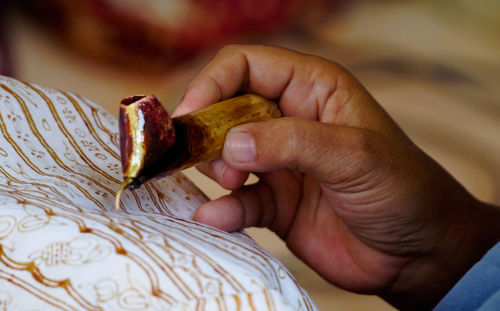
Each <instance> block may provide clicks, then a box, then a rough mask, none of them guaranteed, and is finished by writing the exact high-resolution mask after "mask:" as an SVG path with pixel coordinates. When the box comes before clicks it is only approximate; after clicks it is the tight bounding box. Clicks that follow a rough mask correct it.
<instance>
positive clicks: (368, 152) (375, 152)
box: [349, 130, 383, 173]
mask: <svg viewBox="0 0 500 311" xmlns="http://www.w3.org/2000/svg"><path fill="white" fill-rule="evenodd" d="M350 136H351V137H350V148H349V150H350V153H351V158H352V159H353V164H354V167H353V168H354V170H355V171H356V172H359V173H365V172H367V171H370V170H371V169H373V168H374V167H376V165H377V163H378V162H379V161H380V160H381V158H382V157H383V150H382V148H380V146H381V144H379V143H378V139H377V135H375V134H374V133H372V132H369V131H365V130H356V131H354V133H352V134H351V135H350Z"/></svg>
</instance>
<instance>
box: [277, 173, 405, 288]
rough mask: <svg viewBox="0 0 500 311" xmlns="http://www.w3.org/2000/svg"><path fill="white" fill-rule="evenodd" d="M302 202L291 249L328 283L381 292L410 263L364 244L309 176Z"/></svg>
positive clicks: (292, 228)
mask: <svg viewBox="0 0 500 311" xmlns="http://www.w3.org/2000/svg"><path fill="white" fill-rule="evenodd" d="M302 190H303V194H302V198H303V199H302V200H301V201H300V202H299V204H298V207H297V209H296V217H295V218H294V220H293V222H292V223H290V225H289V227H288V230H287V234H286V242H287V245H288V247H289V248H290V249H291V250H292V251H293V252H294V253H295V254H296V255H297V256H298V257H300V258H301V259H303V260H304V261H305V262H306V263H308V264H309V265H310V266H311V267H312V268H313V269H315V270H316V271H317V272H318V273H319V274H320V275H322V276H323V277H324V278H325V279H327V280H328V281H330V282H332V283H334V284H337V285H338V286H341V287H343V288H346V289H350V290H355V291H359V292H368V293H375V292H380V291H381V290H383V289H384V288H386V287H387V286H389V285H390V283H391V281H393V280H394V279H395V277H396V276H397V274H398V273H399V271H400V270H401V268H402V266H403V265H404V264H405V263H406V262H407V261H408V259H405V258H402V257H396V256H392V255H389V254H386V253H384V252H382V251H379V250H377V249H375V248H373V247H371V246H369V245H367V244H366V243H365V242H363V241H361V240H360V239H359V238H358V237H357V236H356V235H355V234H353V233H352V231H351V230H349V228H348V227H347V226H346V224H345V223H344V221H343V220H342V219H340V218H339V216H338V215H337V214H336V213H335V212H334V211H333V209H332V207H331V204H330V200H329V198H327V197H326V196H325V192H324V191H323V190H322V187H321V186H320V184H319V183H318V182H317V181H316V180H314V179H313V178H311V177H310V176H307V175H306V176H305V177H304V180H303V187H302Z"/></svg>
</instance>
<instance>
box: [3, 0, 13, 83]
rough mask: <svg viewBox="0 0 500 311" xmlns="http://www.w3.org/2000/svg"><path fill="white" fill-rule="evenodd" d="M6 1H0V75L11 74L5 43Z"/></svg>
mask: <svg viewBox="0 0 500 311" xmlns="http://www.w3.org/2000/svg"><path fill="white" fill-rule="evenodd" d="M7 7H8V1H0V75H5V76H8V75H11V74H12V68H11V66H12V63H11V61H10V57H9V56H10V55H9V50H8V48H7V47H8V44H7V28H6V26H5V15H6V13H7V9H8V8H7Z"/></svg>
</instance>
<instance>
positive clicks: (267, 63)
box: [174, 45, 306, 117]
mask: <svg viewBox="0 0 500 311" xmlns="http://www.w3.org/2000/svg"><path fill="white" fill-rule="evenodd" d="M303 57H306V55H304V54H299V53H297V52H293V51H290V50H286V49H283V48H275V47H270V46H239V45H229V46H226V47H224V48H223V49H221V50H220V52H219V53H218V54H217V55H216V56H215V57H214V58H213V59H212V61H210V62H209V63H208V64H207V65H206V66H205V67H204V68H203V69H202V70H201V71H200V72H199V73H198V74H197V75H196V76H195V77H194V78H193V79H192V80H191V82H190V83H189V85H188V87H187V89H186V92H185V94H184V97H183V99H182V100H181V103H180V105H179V106H178V107H177V109H176V110H175V112H174V115H179V114H183V113H187V112H190V111H193V110H196V109H199V108H202V107H205V106H207V105H210V104H213V103H215V102H217V101H221V100H224V99H227V98H229V97H231V96H233V95H234V94H236V93H237V92H239V91H242V90H244V91H248V92H253V93H256V94H259V95H261V96H264V97H266V98H268V99H278V98H280V97H281V95H282V94H283V92H284V91H285V89H286V88H287V86H288V85H289V83H290V82H291V80H292V77H293V75H294V72H295V70H296V66H297V65H298V64H303V63H304V60H303V59H301V58H303ZM282 109H283V107H282ZM303 117H304V116H303Z"/></svg>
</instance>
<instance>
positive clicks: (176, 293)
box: [0, 76, 316, 310]
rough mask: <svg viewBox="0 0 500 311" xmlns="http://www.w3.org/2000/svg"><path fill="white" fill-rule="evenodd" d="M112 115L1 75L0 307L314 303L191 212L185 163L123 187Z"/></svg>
mask: <svg viewBox="0 0 500 311" xmlns="http://www.w3.org/2000/svg"><path fill="white" fill-rule="evenodd" d="M118 149H119V148H118V134H117V120H116V119H115V118H114V117H113V116H111V115H110V114H109V113H107V112H106V111H104V110H103V109H101V108H100V107H98V106H97V105H95V104H94V103H92V102H90V101H88V100H86V99H85V98H82V97H79V96H77V95H75V94H71V93H66V92H62V91H56V90H53V89H47V88H43V87H39V86H36V85H31V84H28V83H23V82H20V81H17V80H14V79H11V78H7V77H1V76H0V310H316V307H315V306H314V304H313V302H312V301H311V300H310V298H309V297H308V295H307V293H306V292H305V291H304V289H302V288H301V287H300V286H299V285H298V284H297V282H296V280H295V279H294V277H293V276H292V275H291V274H290V272H289V271H287V269H286V268H285V267H284V266H283V265H282V264H281V263H280V262H279V261H278V260H277V259H276V258H274V257H273V256H271V255H270V254H269V253H268V252H266V251H265V250H263V249H262V248H260V247H259V246H258V245H257V244H256V243H255V242H254V241H253V240H252V239H251V238H249V237H248V236H247V235H246V234H245V233H244V232H236V233H226V232H223V231H220V230H217V229H214V228H211V227H208V226H205V225H202V224H199V223H196V222H194V221H192V220H191V218H192V216H193V214H194V212H195V209H196V208H197V207H198V206H199V205H200V204H201V203H203V202H204V201H205V200H206V198H205V197H204V195H203V194H202V193H201V192H200V191H199V190H198V189H197V188H196V187H194V185H193V184H191V183H190V181H189V180H187V179H186V178H185V177H184V176H183V175H182V174H176V175H174V176H172V177H170V178H163V179H161V180H158V181H155V182H152V183H148V184H146V185H144V186H143V187H141V188H140V189H138V190H136V191H133V192H131V191H126V192H125V193H124V195H123V196H122V210H121V211H119V212H116V211H114V208H113V204H114V195H115V193H116V191H117V190H118V189H119V186H120V183H121V181H122V172H121V163H120V159H119V154H118Z"/></svg>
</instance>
